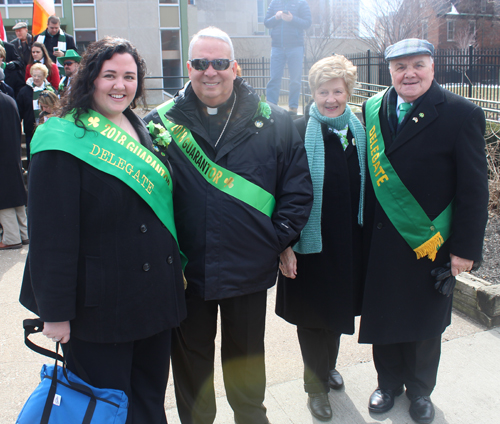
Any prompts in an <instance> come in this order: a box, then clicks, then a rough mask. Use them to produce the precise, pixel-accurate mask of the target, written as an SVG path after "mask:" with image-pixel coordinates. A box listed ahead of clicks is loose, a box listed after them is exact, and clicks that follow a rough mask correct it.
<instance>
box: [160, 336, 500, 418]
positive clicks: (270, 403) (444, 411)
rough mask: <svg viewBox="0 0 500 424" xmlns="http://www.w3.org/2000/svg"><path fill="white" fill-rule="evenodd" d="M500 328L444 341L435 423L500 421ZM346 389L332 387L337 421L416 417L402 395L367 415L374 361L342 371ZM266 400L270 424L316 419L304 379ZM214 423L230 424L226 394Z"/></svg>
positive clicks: (276, 389) (277, 388) (171, 414)
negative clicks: (382, 410)
mask: <svg viewBox="0 0 500 424" xmlns="http://www.w3.org/2000/svg"><path fill="white" fill-rule="evenodd" d="M499 358H500V330H499V329H493V330H489V331H484V332H480V333H477V334H473V335H470V336H465V337H460V338H457V339H454V340H451V341H448V342H445V343H443V352H442V356H441V366H440V369H439V375H438V385H437V387H436V390H435V391H434V393H433V395H432V400H433V402H434V406H435V408H436V418H435V420H434V423H435V424H472V423H477V424H498V423H500V397H499V393H500V366H499ZM340 371H341V373H342V376H343V377H344V380H345V390H341V391H339V392H335V391H331V392H330V403H331V405H332V409H333V415H334V416H333V419H332V420H331V421H329V422H330V423H335V424H362V423H386V424H389V423H394V424H396V423H397V424H406V423H413V422H414V421H413V420H412V419H411V418H410V416H409V414H408V408H409V407H410V402H409V401H408V399H407V398H406V396H405V395H403V396H400V397H399V398H397V399H396V402H395V406H394V408H393V409H392V410H391V411H389V412H387V413H384V414H370V413H369V412H368V408H367V404H368V397H369V396H370V394H371V392H372V391H373V390H374V388H375V385H376V383H375V382H376V373H375V369H374V367H373V364H372V363H371V362H370V363H362V364H357V365H352V366H349V367H346V368H343V369H341V370H340ZM265 405H266V407H267V408H268V417H269V420H270V421H271V423H273V424H285V423H286V424H292V423H293V424H305V423H315V424H316V423H320V422H321V421H318V420H316V419H314V418H313V417H312V416H311V414H310V413H309V410H308V409H307V407H306V395H305V393H304V389H303V385H302V380H301V379H296V380H291V381H287V382H285V383H281V384H275V385H273V386H269V387H268V388H267V392H266V400H265ZM217 408H218V411H217V418H216V420H215V423H216V424H232V423H233V422H234V420H233V414H232V410H231V408H230V407H229V405H228V403H227V401H226V398H225V397H220V398H218V399H217ZM167 417H168V422H169V423H170V424H178V423H180V421H179V418H178V415H177V411H176V409H175V408H172V409H169V410H167Z"/></svg>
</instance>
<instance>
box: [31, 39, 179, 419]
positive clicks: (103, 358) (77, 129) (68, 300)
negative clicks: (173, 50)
mask: <svg viewBox="0 0 500 424" xmlns="http://www.w3.org/2000/svg"><path fill="white" fill-rule="evenodd" d="M145 72H146V69H145V64H144V61H143V60H142V59H141V57H140V56H139V54H138V52H137V50H136V49H135V47H133V46H132V45H131V44H130V42H128V41H127V40H124V39H120V38H110V37H106V38H104V39H103V40H100V41H97V42H95V43H92V44H91V45H89V47H88V48H87V50H86V52H85V54H84V55H83V57H82V61H81V64H80V69H79V72H78V76H77V77H76V79H75V81H74V82H73V84H72V89H71V91H70V93H69V94H68V95H67V96H66V97H65V98H64V101H65V103H64V104H63V108H62V110H61V112H60V117H53V118H50V119H49V120H48V121H47V122H46V123H44V124H43V125H41V126H40V127H38V128H37V132H36V134H35V137H34V139H33V152H34V155H33V159H32V162H31V169H30V181H29V186H30V199H29V202H28V211H29V217H30V221H29V232H30V237H31V246H30V252H29V256H28V260H27V264H26V270H25V274H24V281H23V286H22V291H21V303H22V304H23V305H24V306H26V307H27V308H28V309H30V310H32V311H33V312H34V313H36V314H37V315H38V316H39V317H40V319H41V320H42V321H43V322H44V329H43V334H44V335H45V336H47V337H48V338H50V339H51V340H53V341H54V342H60V343H62V344H63V349H64V350H65V352H66V353H68V352H69V354H68V368H69V369H70V370H71V371H73V372H75V373H76V374H78V372H77V368H76V366H75V361H74V360H75V359H76V360H77V361H78V362H79V363H80V365H81V366H82V367H83V369H84V370H85V372H86V374H87V375H88V377H89V379H90V383H91V384H92V385H93V386H96V387H102V388H112V389H119V390H123V391H124V392H125V394H126V395H127V396H128V400H129V409H128V416H127V424H143V423H150V424H166V422H167V421H166V417H165V411H164V399H165V389H166V385H167V380H168V372H169V358H170V333H171V329H172V328H173V327H177V326H178V325H179V323H180V321H181V320H182V319H184V317H185V315H186V311H185V303H184V284H183V277H182V269H181V260H180V253H179V249H178V246H177V243H176V239H175V237H174V236H175V229H173V228H172V227H171V225H170V223H169V222H167V221H166V220H165V219H163V215H162V213H161V212H162V211H163V212H166V213H168V212H170V214H173V211H172V210H171V209H172V206H171V204H170V205H169V204H168V203H166V202H167V199H166V197H164V196H160V195H159V194H157V193H158V192H157V191H156V190H157V189H159V188H160V185H161V183H164V184H167V180H166V178H165V179H164V178H163V177H162V178H160V181H158V180H154V179H155V178H156V177H157V176H155V173H157V172H158V170H163V168H162V165H161V163H160V161H161V160H163V159H164V157H165V156H162V155H160V154H158V155H155V154H153V153H151V152H150V151H149V149H150V148H152V147H153V146H152V141H151V138H150V136H149V132H148V130H147V129H146V127H145V125H144V123H143V122H142V120H141V119H140V118H139V117H138V116H137V115H135V114H134V113H133V112H132V110H131V108H133V107H135V105H136V101H137V100H138V99H141V98H142V97H143V94H144V80H143V79H144V75H145ZM63 117H64V118H63ZM105 123H106V124H105ZM104 124H105V125H104ZM99 125H103V127H104V128H103V129H102V130H101V128H98V129H97V130H95V131H94V130H93V128H96V127H98V126H99ZM118 128H119V130H118ZM120 137H124V138H120ZM57 139H60V141H61V143H60V145H56V144H54V143H55V141H54V140H56V141H57ZM120 140H125V141H122V142H121V143H120ZM70 143H75V146H68V144H70ZM47 146H49V147H47ZM79 146H84V147H83V148H82V149H81V150H77V148H78V147H79ZM130 146H136V147H135V148H133V147H130ZM120 149H121V150H120ZM131 149H134V150H136V151H137V152H142V153H140V156H139V155H136V154H132V153H131ZM139 149H140V150H139ZM80 151H81V152H83V153H82V156H79V153H78V152H80ZM89 152H90V153H89ZM92 157H94V159H95V160H94V161H92ZM142 157H144V158H148V159H147V160H145V159H142ZM142 160H144V161H145V162H147V163H146V164H144V163H142V162H141V161H142ZM153 163H154V164H156V165H154V166H153ZM150 165H151V166H150ZM165 165H166V166H167V168H168V163H166V161H165ZM139 171H140V172H139ZM151 181H155V184H154V186H152V185H150V184H149V183H150V182H151ZM165 190H168V187H165ZM155 196H157V197H156V198H157V199H158V198H159V200H160V203H159V204H160V209H158V208H157V207H156V206H155V205H154V204H153V203H152V202H151V200H150V198H153V197H155ZM165 209H166V211H165ZM159 211H160V213H159ZM172 222H173V216H172Z"/></svg>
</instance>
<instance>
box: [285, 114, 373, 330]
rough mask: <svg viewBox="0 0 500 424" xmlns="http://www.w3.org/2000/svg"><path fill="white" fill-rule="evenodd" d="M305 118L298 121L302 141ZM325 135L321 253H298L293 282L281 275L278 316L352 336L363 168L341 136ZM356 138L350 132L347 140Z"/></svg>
mask: <svg viewBox="0 0 500 424" xmlns="http://www.w3.org/2000/svg"><path fill="white" fill-rule="evenodd" d="M306 117H307V115H306ZM306 117H304V118H300V119H298V120H296V121H294V123H295V124H296V127H297V129H298V130H299V133H300V135H301V136H302V138H303V139H304V138H305V131H306V125H307V120H306ZM321 129H322V132H323V140H324V144H325V176H324V187H323V203H322V218H321V237H322V245H323V250H322V251H321V252H320V253H315V254H308V255H302V254H298V253H296V257H297V277H296V278H295V279H289V278H286V277H284V276H283V275H282V274H281V273H280V274H279V277H278V287H277V294H276V313H277V314H278V315H279V316H281V317H282V318H284V319H285V320H286V321H288V322H290V323H292V324H295V325H299V326H302V327H308V328H324V329H329V330H332V331H336V332H339V333H344V334H353V333H354V317H355V316H356V315H359V314H360V313H361V299H362V292H363V278H364V275H363V274H364V272H363V242H362V228H361V226H360V225H359V224H358V209H359V196H360V185H361V178H360V165H359V160H358V155H357V151H356V148H355V147H354V146H353V145H352V144H350V145H349V147H348V148H347V150H346V151H345V152H344V149H343V148H342V145H341V143H340V140H339V138H338V136H337V135H336V134H334V133H332V132H330V131H328V128H327V126H326V125H325V124H322V126H321ZM352 138H353V135H352V133H351V132H350V131H349V132H348V140H351V139H352ZM361 166H365V164H361Z"/></svg>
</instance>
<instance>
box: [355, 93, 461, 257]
mask: <svg viewBox="0 0 500 424" xmlns="http://www.w3.org/2000/svg"><path fill="white" fill-rule="evenodd" d="M386 91H387V90H385V91H383V92H381V93H378V94H377V95H376V96H374V97H372V98H370V99H368V101H367V102H366V108H365V114H366V129H367V131H368V136H369V143H370V148H369V150H370V152H371V163H370V161H368V164H369V166H368V167H369V168H370V171H369V172H370V176H371V180H372V184H373V189H374V190H375V195H376V196H377V200H378V201H379V203H380V205H381V206H382V209H384V212H385V213H386V215H387V216H388V217H389V219H390V220H391V222H392V224H393V225H394V227H395V228H396V230H397V231H398V232H399V234H401V236H402V237H403V238H404V239H405V241H406V242H407V243H408V244H409V246H410V247H411V248H412V249H413V250H414V252H415V253H416V255H417V259H420V258H423V257H425V256H427V257H429V259H431V260H432V261H434V260H435V259H436V254H437V251H438V250H439V248H440V247H441V245H442V244H443V243H444V242H445V241H446V240H447V239H448V237H449V236H450V234H451V223H452V218H453V209H454V201H451V203H450V204H449V205H448V206H447V207H446V209H445V210H444V211H443V212H441V214H440V215H439V216H438V217H437V218H436V219H434V221H431V220H430V219H429V217H428V216H427V214H426V213H425V212H424V210H423V209H422V207H421V206H420V205H419V204H418V203H417V201H416V200H415V198H414V197H413V195H412V194H411V193H410V192H409V191H408V189H407V188H406V187H405V185H404V184H403V182H402V181H401V180H400V178H399V176H398V174H396V171H395V170H394V168H393V167H392V165H391V163H390V162H389V159H388V158H387V156H386V155H385V144H384V139H383V137H382V131H381V129H380V118H379V111H380V107H381V105H382V99H383V97H384V94H385V93H386ZM370 165H371V166H370Z"/></svg>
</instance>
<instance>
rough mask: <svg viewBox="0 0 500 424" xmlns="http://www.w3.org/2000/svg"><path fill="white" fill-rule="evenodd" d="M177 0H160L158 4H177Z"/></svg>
mask: <svg viewBox="0 0 500 424" xmlns="http://www.w3.org/2000/svg"><path fill="white" fill-rule="evenodd" d="M178 3H179V0H160V4H178Z"/></svg>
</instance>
